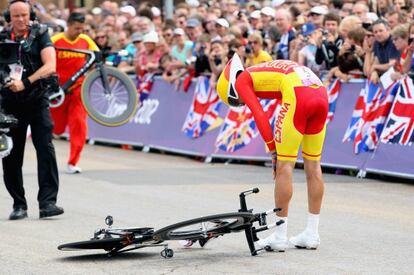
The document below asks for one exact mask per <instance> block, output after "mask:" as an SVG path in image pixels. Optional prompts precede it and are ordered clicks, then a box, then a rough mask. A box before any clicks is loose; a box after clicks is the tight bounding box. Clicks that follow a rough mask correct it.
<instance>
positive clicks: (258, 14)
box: [250, 10, 261, 19]
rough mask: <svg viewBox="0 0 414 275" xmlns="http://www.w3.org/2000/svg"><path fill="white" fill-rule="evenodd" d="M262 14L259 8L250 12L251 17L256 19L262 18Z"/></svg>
mask: <svg viewBox="0 0 414 275" xmlns="http://www.w3.org/2000/svg"><path fill="white" fill-rule="evenodd" d="M260 17H261V14H260V11H259V10H255V11H253V12H252V13H250V18H254V19H260Z"/></svg>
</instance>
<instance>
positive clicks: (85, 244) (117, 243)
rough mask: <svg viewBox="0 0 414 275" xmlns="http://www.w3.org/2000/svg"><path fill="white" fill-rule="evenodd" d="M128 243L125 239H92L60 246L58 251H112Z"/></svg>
mask: <svg viewBox="0 0 414 275" xmlns="http://www.w3.org/2000/svg"><path fill="white" fill-rule="evenodd" d="M127 242H128V241H127V240H126V239H125V238H123V237H116V238H107V239H92V240H89V241H82V242H74V243H66V244H62V245H59V246H58V249H59V250H63V251H68V250H83V249H104V250H106V251H111V250H113V249H116V248H120V247H124V246H126V245H128V243H127Z"/></svg>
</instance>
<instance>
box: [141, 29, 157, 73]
mask: <svg viewBox="0 0 414 275" xmlns="http://www.w3.org/2000/svg"><path fill="white" fill-rule="evenodd" d="M158 42H159V37H158V34H157V33H156V32H154V31H152V32H149V33H147V34H145V35H144V37H143V39H142V43H143V44H144V48H143V49H142V50H141V52H140V53H139V54H138V55H137V56H136V58H134V65H135V72H136V74H137V75H138V76H141V77H142V76H144V75H145V74H146V73H153V72H155V71H157V70H158V68H159V66H160V64H159V61H160V58H161V55H162V53H161V52H160V51H159V50H158V49H157V43H158Z"/></svg>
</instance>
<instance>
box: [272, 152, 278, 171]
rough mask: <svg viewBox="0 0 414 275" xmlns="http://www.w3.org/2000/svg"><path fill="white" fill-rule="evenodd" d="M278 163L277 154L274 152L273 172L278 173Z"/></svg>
mask: <svg viewBox="0 0 414 275" xmlns="http://www.w3.org/2000/svg"><path fill="white" fill-rule="evenodd" d="M276 163H277V153H276V152H273V153H272V168H273V171H275V172H276Z"/></svg>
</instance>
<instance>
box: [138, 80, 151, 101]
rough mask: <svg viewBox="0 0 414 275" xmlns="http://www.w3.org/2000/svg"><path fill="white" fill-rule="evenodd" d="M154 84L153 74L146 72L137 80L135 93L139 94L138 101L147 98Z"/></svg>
mask: <svg viewBox="0 0 414 275" xmlns="http://www.w3.org/2000/svg"><path fill="white" fill-rule="evenodd" d="M153 85H154V74H153V73H146V74H144V75H143V76H142V77H141V78H140V79H139V82H138V88H137V93H138V95H139V102H143V101H144V100H145V99H147V98H148V96H149V95H150V92H151V90H152V86H153Z"/></svg>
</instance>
